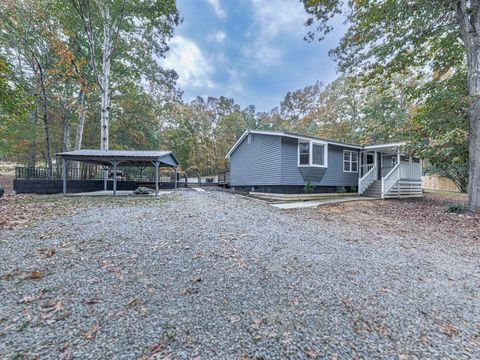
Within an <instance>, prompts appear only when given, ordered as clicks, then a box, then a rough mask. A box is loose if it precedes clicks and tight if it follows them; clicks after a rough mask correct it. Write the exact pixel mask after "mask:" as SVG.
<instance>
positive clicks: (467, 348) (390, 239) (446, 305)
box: [0, 191, 480, 359]
mask: <svg viewBox="0 0 480 360" xmlns="http://www.w3.org/2000/svg"><path fill="white" fill-rule="evenodd" d="M168 197H169V200H168V201H167V202H161V203H159V204H158V205H155V204H153V205H152V204H151V203H150V204H144V205H138V204H137V205H135V206H131V207H121V208H120V207H119V208H111V209H101V210H86V211H85V212H83V213H80V214H77V215H74V216H69V217H65V218H63V219H58V220H55V221H46V222H43V223H40V224H38V225H36V226H34V227H30V228H27V229H23V230H16V231H3V233H1V234H0V294H1V299H0V358H7V359H9V358H15V357H20V358H21V357H27V358H34V357H35V356H38V357H39V358H52V359H53V358H55V359H57V358H62V359H69V358H79V359H90V358H91V359H97V358H104V359H132V358H144V359H146V358H159V359H160V358H161V359H164V358H172V359H192V358H197V359H212V358H221V359H280V358H317V357H318V358H323V357H328V358H338V359H344V358H355V357H358V358H369V359H370V358H372V359H375V358H392V359H415V358H454V359H462V358H465V359H467V358H480V286H479V282H480V266H479V265H480V264H479V258H478V256H476V255H475V256H474V255H473V254H472V252H471V251H470V250H469V251H467V250H465V251H463V250H462V248H461V245H459V247H458V248H456V251H450V250H451V249H448V248H442V247H435V246H431V245H428V246H427V245H425V246H424V245H423V244H422V243H421V241H420V240H417V239H409V244H410V245H412V244H416V243H417V246H413V247H412V246H409V247H408V248H406V247H405V246H404V244H403V241H404V240H402V239H401V238H399V237H397V236H396V235H394V234H391V233H389V232H388V231H385V232H384V233H383V234H379V235H378V238H377V239H375V240H376V241H371V240H372V239H371V233H367V232H366V233H365V234H362V233H361V232H359V231H358V229H357V228H356V230H355V231H356V232H353V228H352V229H350V228H349V226H348V224H346V225H345V226H344V227H341V228H339V227H338V226H331V224H329V222H328V221H313V220H308V219H307V220H302V219H301V218H300V217H299V216H297V215H296V214H295V213H294V212H285V211H283V210H279V209H275V208H273V207H271V206H269V205H267V204H264V203H262V202H259V201H256V200H251V199H247V198H244V197H240V196H236V195H231V194H228V193H223V192H209V191H207V192H201V193H199V192H186V191H185V192H177V193H175V194H171V195H168ZM372 221H373V219H372ZM368 226H369V224H366V227H368ZM367 236H368V239H367V238H366V237H367ZM439 236H441V235H439Z"/></svg>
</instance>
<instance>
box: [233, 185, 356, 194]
mask: <svg viewBox="0 0 480 360" xmlns="http://www.w3.org/2000/svg"><path fill="white" fill-rule="evenodd" d="M231 187H232V188H233V189H234V190H239V191H246V192H262V193H277V194H304V193H305V185H250V186H245V185H244V186H233V185H231ZM341 188H345V190H346V191H347V192H356V191H357V187H356V186H343V187H342V186H315V185H312V193H313V194H328V193H336V192H338V191H339V190H340V189H341Z"/></svg>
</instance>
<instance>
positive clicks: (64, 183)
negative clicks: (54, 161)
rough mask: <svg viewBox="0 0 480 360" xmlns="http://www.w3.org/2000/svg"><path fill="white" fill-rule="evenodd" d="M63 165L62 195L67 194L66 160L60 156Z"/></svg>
mask: <svg viewBox="0 0 480 360" xmlns="http://www.w3.org/2000/svg"><path fill="white" fill-rule="evenodd" d="M62 167H63V169H62V170H63V195H67V160H65V159H64V158H62Z"/></svg>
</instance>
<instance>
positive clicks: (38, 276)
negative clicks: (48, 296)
mask: <svg viewBox="0 0 480 360" xmlns="http://www.w3.org/2000/svg"><path fill="white" fill-rule="evenodd" d="M29 278H30V279H41V278H43V273H42V272H41V271H37V270H34V271H32V272H31V273H30V276H29Z"/></svg>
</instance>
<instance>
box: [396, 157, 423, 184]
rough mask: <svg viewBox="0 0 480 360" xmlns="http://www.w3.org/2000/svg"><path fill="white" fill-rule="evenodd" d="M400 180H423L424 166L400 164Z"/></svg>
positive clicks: (408, 163)
mask: <svg viewBox="0 0 480 360" xmlns="http://www.w3.org/2000/svg"><path fill="white" fill-rule="evenodd" d="M400 178H401V179H409V180H421V179H422V165H421V164H420V163H414V162H403V161H402V162H401V163H400Z"/></svg>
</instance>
